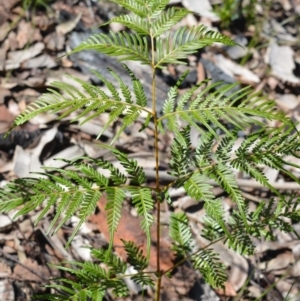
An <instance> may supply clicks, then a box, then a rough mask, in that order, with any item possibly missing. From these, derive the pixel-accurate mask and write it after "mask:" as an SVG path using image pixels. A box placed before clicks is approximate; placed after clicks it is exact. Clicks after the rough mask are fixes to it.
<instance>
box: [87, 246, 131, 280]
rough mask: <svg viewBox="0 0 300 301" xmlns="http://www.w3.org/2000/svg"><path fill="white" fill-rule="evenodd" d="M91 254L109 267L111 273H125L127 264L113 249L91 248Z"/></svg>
mask: <svg viewBox="0 0 300 301" xmlns="http://www.w3.org/2000/svg"><path fill="white" fill-rule="evenodd" d="M91 256H92V257H93V258H95V259H97V260H99V261H100V262H101V263H102V262H103V263H105V264H106V265H107V266H108V267H109V273H110V275H112V276H114V275H116V274H125V272H126V269H127V265H126V263H125V262H124V261H122V260H121V259H120V258H119V257H118V256H117V255H115V254H114V253H112V252H111V250H104V249H94V248H91Z"/></svg>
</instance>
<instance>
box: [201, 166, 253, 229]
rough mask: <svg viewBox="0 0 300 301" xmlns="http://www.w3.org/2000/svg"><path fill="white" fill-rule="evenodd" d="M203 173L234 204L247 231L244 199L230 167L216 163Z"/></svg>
mask: <svg viewBox="0 0 300 301" xmlns="http://www.w3.org/2000/svg"><path fill="white" fill-rule="evenodd" d="M204 173H205V175H206V176H208V177H209V178H211V179H213V180H215V181H216V182H217V183H218V184H219V185H220V186H221V187H222V188H223V189H224V190H225V191H226V192H227V193H228V194H229V196H230V197H231V198H232V200H233V201H234V202H236V204H237V206H238V209H239V212H240V214H241V216H242V219H243V221H244V225H245V227H246V229H248V223H247V219H246V216H245V213H244V206H245V199H244V197H243V196H242V193H241V191H240V189H239V187H238V185H237V182H236V178H235V176H234V174H233V171H232V170H231V169H230V167H229V166H226V165H224V164H222V163H217V164H216V165H214V166H212V167H211V168H208V169H206V170H205V171H204Z"/></svg>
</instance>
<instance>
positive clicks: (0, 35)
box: [0, 22, 11, 42]
mask: <svg viewBox="0 0 300 301" xmlns="http://www.w3.org/2000/svg"><path fill="white" fill-rule="evenodd" d="M10 30H11V26H10V25H9V23H8V22H5V23H4V24H2V25H1V26H0V42H2V41H3V40H4V39H5V38H6V36H7V34H8V33H9V32H10Z"/></svg>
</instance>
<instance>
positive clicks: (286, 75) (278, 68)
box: [265, 42, 300, 84]
mask: <svg viewBox="0 0 300 301" xmlns="http://www.w3.org/2000/svg"><path fill="white" fill-rule="evenodd" d="M293 56H294V51H293V49H292V48H291V47H290V46H279V45H277V44H276V43H275V42H273V43H272V44H271V45H270V46H269V48H268V50H267V53H266V57H265V60H266V63H268V64H269V65H270V66H271V68H272V74H273V75H275V76H276V77H277V78H279V79H280V80H282V81H284V82H288V83H292V84H300V79H299V78H298V77H296V76H295V75H294V73H293V70H294V69H295V67H296V65H295V62H294V57H293ZM278 58H284V59H281V60H279V59H278Z"/></svg>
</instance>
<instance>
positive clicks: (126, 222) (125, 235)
mask: <svg viewBox="0 0 300 301" xmlns="http://www.w3.org/2000/svg"><path fill="white" fill-rule="evenodd" d="M105 204H106V198H105V197H104V196H102V197H101V199H100V200H99V202H98V207H99V209H100V213H98V214H95V215H93V216H91V218H90V221H91V222H92V223H95V224H97V225H98V228H99V231H100V232H101V233H102V234H103V235H104V236H105V238H106V240H107V241H109V231H108V225H107V220H106V214H105V210H104V208H105ZM121 216H122V217H121V220H120V223H119V227H118V230H117V232H116V233H115V236H114V248H115V251H116V253H117V254H118V256H120V257H121V258H122V259H123V260H125V259H126V257H127V256H126V252H125V250H124V247H123V243H122V241H121V239H124V240H126V241H133V242H134V243H135V244H136V245H137V246H139V247H141V249H142V250H143V252H144V254H145V251H146V236H145V233H144V231H143V230H142V229H141V226H140V222H141V221H140V219H139V218H137V217H134V216H132V215H130V213H129V212H128V211H127V210H126V209H124V208H123V209H122V213H121ZM162 233H163V232H162ZM155 237H156V229H155V225H154V227H152V229H151V238H152V242H153V243H154V244H155V241H156V238H155ZM160 244H161V248H160V255H159V256H160V259H161V266H160V268H161V270H162V271H166V270H168V269H169V268H170V267H172V266H173V260H174V254H173V253H172V252H171V249H170V247H171V244H170V243H168V242H167V241H166V240H165V239H163V238H161V241H160ZM156 257H157V251H156V248H155V247H154V246H153V245H152V246H151V254H150V261H149V264H150V266H151V267H152V268H154V269H155V268H156Z"/></svg>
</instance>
